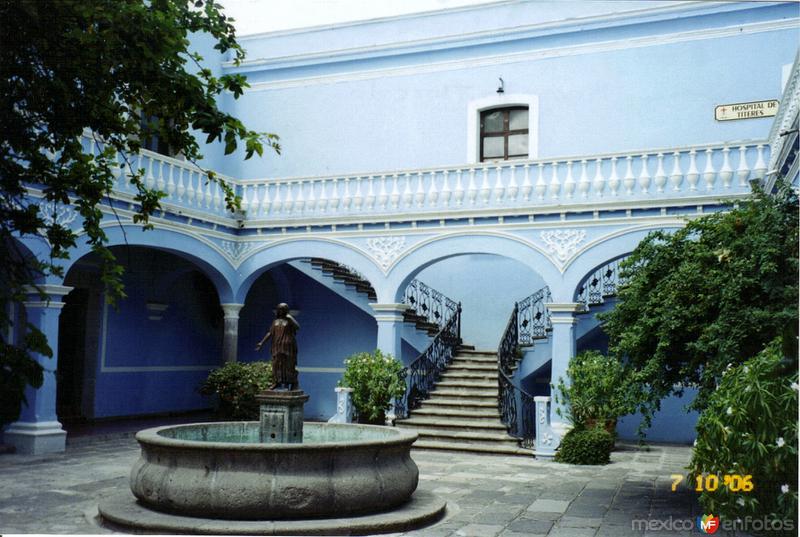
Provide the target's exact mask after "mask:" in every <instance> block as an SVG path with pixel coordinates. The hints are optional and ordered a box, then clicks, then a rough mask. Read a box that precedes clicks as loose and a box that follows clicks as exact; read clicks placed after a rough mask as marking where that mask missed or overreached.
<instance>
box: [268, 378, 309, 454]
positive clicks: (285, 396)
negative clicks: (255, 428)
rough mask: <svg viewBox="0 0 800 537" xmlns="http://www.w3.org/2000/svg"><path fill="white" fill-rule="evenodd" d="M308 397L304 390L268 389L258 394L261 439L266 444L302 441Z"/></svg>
mask: <svg viewBox="0 0 800 537" xmlns="http://www.w3.org/2000/svg"><path fill="white" fill-rule="evenodd" d="M308 398H309V395H308V394H307V393H305V392H304V391H303V390H289V391H280V390H267V391H265V392H263V393H260V394H258V395H257V396H256V400H257V401H258V402H259V403H260V404H261V406H260V410H259V424H260V432H259V440H260V441H261V442H263V443H265V444H300V443H302V442H303V405H305V403H306V401H308Z"/></svg>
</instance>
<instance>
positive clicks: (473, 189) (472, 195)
mask: <svg viewBox="0 0 800 537" xmlns="http://www.w3.org/2000/svg"><path fill="white" fill-rule="evenodd" d="M467 197H468V198H469V203H470V205H475V199H476V198H477V197H478V187H477V186H475V168H470V169H469V190H468V191H467Z"/></svg>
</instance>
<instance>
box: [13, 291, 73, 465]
mask: <svg viewBox="0 0 800 537" xmlns="http://www.w3.org/2000/svg"><path fill="white" fill-rule="evenodd" d="M38 287H39V289H41V291H42V292H44V293H45V294H46V296H45V297H42V296H41V295H40V294H39V292H38V291H37V290H36V288H33V287H31V288H30V289H29V292H28V300H27V301H26V302H25V303H24V305H25V313H26V318H27V322H28V323H30V324H32V325H33V326H35V327H36V328H38V329H39V330H41V331H42V333H43V334H44V335H45V336H46V337H47V343H48V345H49V346H50V349H51V350H52V351H53V357H52V358H50V357H48V356H45V355H42V354H39V353H31V355H32V356H33V358H34V359H35V360H36V361H37V362H38V363H39V364H40V365H41V366H42V367H43V368H44V371H43V377H44V380H43V382H42V385H41V387H39V388H38V389H35V388H32V387H31V386H28V387H27V388H26V390H25V398H26V399H27V401H28V404H27V405H25V404H24V403H23V405H22V411H21V413H20V417H19V420H18V421H16V422H14V423H12V424H11V425H9V427H8V428H7V429H6V430H5V432H4V433H3V439H4V441H5V442H6V443H8V444H10V445H12V446H14V447H15V448H16V450H17V453H20V454H23V455H38V454H41V453H60V452H63V451H64V449H65V445H66V439H67V433H66V431H64V429H63V428H62V427H61V423H60V422H59V421H58V416H57V415H56V389H57V386H56V369H57V366H58V318H59V316H60V315H61V309H62V308H63V307H64V302H62V301H61V298H62V297H63V296H64V295H66V294H68V293H69V292H70V291H72V287H66V286H63V285H40V286H38Z"/></svg>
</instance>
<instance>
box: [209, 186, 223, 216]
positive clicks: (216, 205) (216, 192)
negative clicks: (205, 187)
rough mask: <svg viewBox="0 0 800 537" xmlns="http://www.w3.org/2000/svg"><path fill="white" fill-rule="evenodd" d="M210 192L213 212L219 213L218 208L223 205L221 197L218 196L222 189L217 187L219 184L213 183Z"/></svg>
mask: <svg viewBox="0 0 800 537" xmlns="http://www.w3.org/2000/svg"><path fill="white" fill-rule="evenodd" d="M211 190H212V191H213V192H214V198H213V201H214V210H215V211H219V210H220V208H222V205H223V203H222V196H221V195H220V192H221V191H222V187H221V186H219V183H216V182H215V183H214V184H213V185H212V186H211Z"/></svg>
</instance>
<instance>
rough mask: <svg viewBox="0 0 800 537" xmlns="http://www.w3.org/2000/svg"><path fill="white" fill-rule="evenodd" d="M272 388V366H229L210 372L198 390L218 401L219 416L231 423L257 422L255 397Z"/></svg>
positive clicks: (233, 364) (250, 364) (256, 363)
mask: <svg viewBox="0 0 800 537" xmlns="http://www.w3.org/2000/svg"><path fill="white" fill-rule="evenodd" d="M270 384H272V363H271V362H250V363H241V362H229V363H227V364H225V365H224V366H222V367H220V368H218V369H215V370H213V371H212V372H211V373H210V374H209V375H208V378H207V379H206V380H205V381H204V382H203V384H202V385H201V386H200V393H201V394H203V395H217V396H218V397H219V413H220V414H221V415H222V416H224V417H226V418H230V419H237V420H255V419H258V407H259V404H258V401H256V395H258V394H259V393H261V392H263V391H264V390H266V389H267V388H269V386H270Z"/></svg>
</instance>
